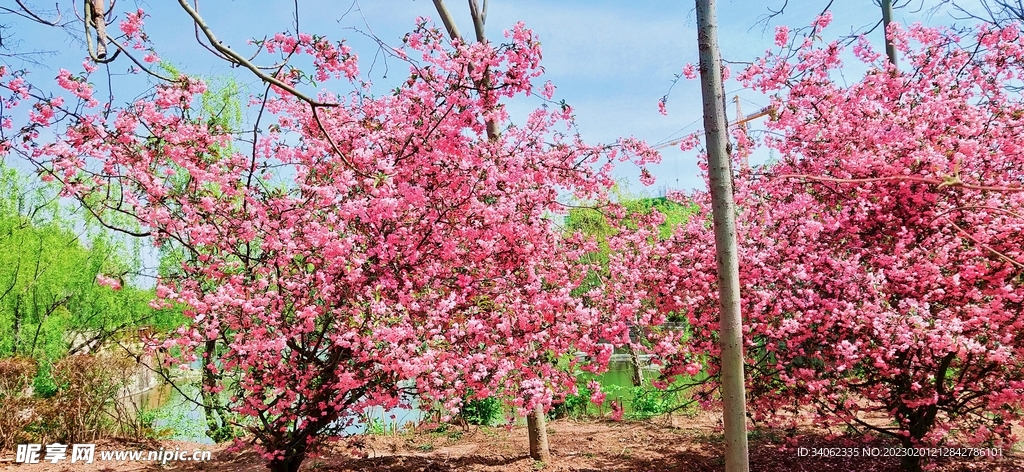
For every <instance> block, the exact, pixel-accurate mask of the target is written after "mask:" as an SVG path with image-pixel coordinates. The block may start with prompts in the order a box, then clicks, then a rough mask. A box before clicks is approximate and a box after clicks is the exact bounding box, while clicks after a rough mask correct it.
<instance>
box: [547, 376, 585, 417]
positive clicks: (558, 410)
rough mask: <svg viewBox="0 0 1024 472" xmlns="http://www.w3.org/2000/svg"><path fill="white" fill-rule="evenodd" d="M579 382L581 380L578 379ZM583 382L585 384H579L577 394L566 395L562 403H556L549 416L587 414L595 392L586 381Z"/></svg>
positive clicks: (582, 415) (579, 415) (578, 415)
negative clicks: (591, 395) (591, 396)
mask: <svg viewBox="0 0 1024 472" xmlns="http://www.w3.org/2000/svg"><path fill="white" fill-rule="evenodd" d="M579 384H580V382H579V381H577V385H579ZM582 384H583V386H577V388H576V394H575V395H572V394H570V395H566V396H565V399H564V400H562V401H561V402H560V403H555V404H554V406H553V408H552V409H551V411H550V412H548V417H549V418H551V419H558V418H582V417H584V416H587V413H588V409H589V408H590V394H592V393H593V392H591V391H590V389H589V388H587V387H586V382H582Z"/></svg>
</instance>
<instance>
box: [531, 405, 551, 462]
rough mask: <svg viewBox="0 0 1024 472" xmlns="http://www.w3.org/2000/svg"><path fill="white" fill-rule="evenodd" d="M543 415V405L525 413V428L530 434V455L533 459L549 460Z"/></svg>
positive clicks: (545, 424)
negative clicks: (527, 413)
mask: <svg viewBox="0 0 1024 472" xmlns="http://www.w3.org/2000/svg"><path fill="white" fill-rule="evenodd" d="M547 423H548V422H547V419H546V418H545V417H544V405H541V404H537V407H536V408H534V409H533V411H532V412H530V414H529V415H526V430H527V432H528V434H529V436H530V457H532V458H533V460H536V461H540V462H544V463H549V462H551V450H549V449H548V424H547Z"/></svg>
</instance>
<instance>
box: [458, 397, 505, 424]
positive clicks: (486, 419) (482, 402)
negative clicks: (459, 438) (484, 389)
mask: <svg viewBox="0 0 1024 472" xmlns="http://www.w3.org/2000/svg"><path fill="white" fill-rule="evenodd" d="M502 413H503V412H502V404H501V400H498V399H497V398H495V397H487V398H482V399H479V400H478V399H473V400H469V401H467V402H466V404H465V405H463V407H462V418H463V419H465V420H466V423H469V424H472V425H478V426H491V425H493V424H494V423H495V422H497V421H498V419H500V418H501V415H502Z"/></svg>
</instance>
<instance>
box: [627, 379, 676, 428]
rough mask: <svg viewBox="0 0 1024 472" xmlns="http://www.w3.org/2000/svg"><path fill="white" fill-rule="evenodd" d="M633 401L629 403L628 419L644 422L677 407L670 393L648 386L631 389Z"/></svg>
mask: <svg viewBox="0 0 1024 472" xmlns="http://www.w3.org/2000/svg"><path fill="white" fill-rule="evenodd" d="M632 394H633V399H632V401H631V402H630V411H629V412H628V413H627V415H626V416H627V417H628V418H630V419H639V420H645V419H648V418H653V417H655V416H661V415H664V414H665V413H668V412H670V411H672V410H673V409H675V408H676V406H678V401H677V399H676V398H675V395H673V394H672V393H671V392H666V391H664V390H660V389H657V388H653V387H650V386H646V385H643V386H640V387H633V392H632Z"/></svg>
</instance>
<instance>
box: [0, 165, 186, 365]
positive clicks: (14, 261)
mask: <svg viewBox="0 0 1024 472" xmlns="http://www.w3.org/2000/svg"><path fill="white" fill-rule="evenodd" d="M29 182H30V180H29V179H28V177H26V176H25V175H23V173H21V172H19V171H17V170H15V169H12V168H9V167H6V166H4V165H3V164H2V163H0V188H4V189H5V190H6V191H5V192H4V193H2V194H0V357H12V356H19V357H32V358H35V359H38V360H40V361H43V362H44V363H45V362H52V361H55V360H56V359H59V358H61V357H64V356H66V355H68V354H73V353H76V352H83V351H86V350H88V349H91V348H93V347H95V346H97V345H99V344H101V343H103V342H105V341H107V340H110V339H113V338H115V337H117V336H120V335H122V334H123V333H125V332H127V331H129V330H132V329H137V328H141V327H150V328H153V329H156V330H158V331H159V330H169V329H171V328H172V327H175V326H177V325H178V324H179V323H180V322H181V319H182V318H181V315H180V314H176V313H175V312H174V311H173V310H156V309H153V308H151V307H150V306H149V300H150V299H152V296H153V294H152V290H150V289H143V288H139V287H138V286H136V285H132V284H131V283H130V282H131V281H132V280H133V274H135V273H137V272H138V270H139V265H140V264H139V262H138V261H139V260H140V255H139V254H138V246H137V245H134V244H132V242H131V241H126V240H125V239H123V238H120V237H118V236H117V235H115V234H113V233H111V232H110V231H107V230H105V229H103V228H102V227H100V226H98V225H96V224H95V223H94V222H90V221H87V220H85V219H83V218H82V217H81V216H80V214H78V213H76V212H74V211H73V210H72V209H71V208H69V207H68V206H67V205H64V204H62V202H61V201H60V199H59V197H58V193H57V189H55V188H54V187H52V186H48V185H45V184H30V183H29ZM102 279H106V280H109V281H111V282H110V283H108V285H107V286H105V285H101V284H100V283H99V280H102ZM43 371H45V369H43Z"/></svg>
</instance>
